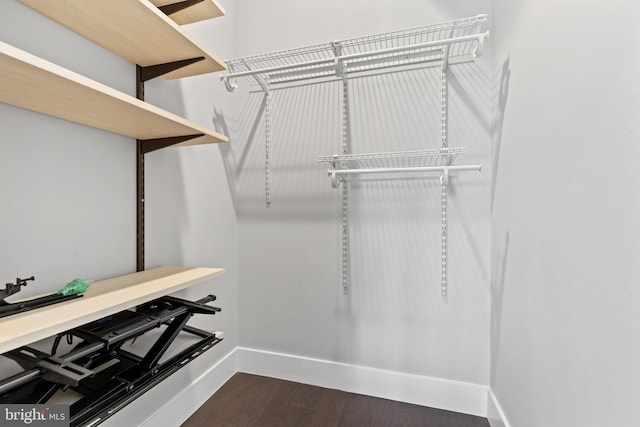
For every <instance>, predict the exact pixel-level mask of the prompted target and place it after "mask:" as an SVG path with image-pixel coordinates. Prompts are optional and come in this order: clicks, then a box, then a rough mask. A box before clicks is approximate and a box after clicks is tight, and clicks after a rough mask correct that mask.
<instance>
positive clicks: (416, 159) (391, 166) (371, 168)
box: [318, 147, 482, 188]
mask: <svg viewBox="0 0 640 427" xmlns="http://www.w3.org/2000/svg"><path fill="white" fill-rule="evenodd" d="M464 153H465V149H464V147H459V148H442V149H435V150H415V151H391V152H384V153H366V154H342V155H340V154H334V155H331V156H320V157H318V161H319V162H324V163H329V164H331V167H332V168H333V169H330V170H329V176H330V177H331V178H332V185H333V187H334V188H337V187H338V185H339V184H340V182H341V180H342V177H343V176H344V175H352V174H362V173H394V172H395V173H399V172H448V171H450V170H453V171H457V170H478V171H479V170H481V168H482V165H479V164H478V165H460V166H456V165H453V162H454V161H455V159H456V157H458V154H464Z"/></svg>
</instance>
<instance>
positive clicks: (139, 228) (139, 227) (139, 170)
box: [136, 65, 144, 271]
mask: <svg viewBox="0 0 640 427" xmlns="http://www.w3.org/2000/svg"><path fill="white" fill-rule="evenodd" d="M136 98H138V99H139V100H141V101H144V80H143V79H142V67H140V66H139V65H136ZM143 270H144V152H143V150H142V141H141V140H139V139H137V140H136V271H143Z"/></svg>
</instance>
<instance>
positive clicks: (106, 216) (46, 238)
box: [0, 0, 237, 425]
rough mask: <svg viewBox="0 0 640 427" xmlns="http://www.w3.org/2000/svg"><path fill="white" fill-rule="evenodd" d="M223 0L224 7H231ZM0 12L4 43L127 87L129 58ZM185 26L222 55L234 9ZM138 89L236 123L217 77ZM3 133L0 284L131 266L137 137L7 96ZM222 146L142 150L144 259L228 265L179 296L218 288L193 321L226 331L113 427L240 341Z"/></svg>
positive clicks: (43, 287)
mask: <svg viewBox="0 0 640 427" xmlns="http://www.w3.org/2000/svg"><path fill="white" fill-rule="evenodd" d="M229 3H230V4H228V5H227V4H225V5H224V6H225V7H226V9H227V11H228V12H229V15H230V16H233V15H234V13H233V3H232V2H229ZM0 9H1V12H2V13H0V40H2V41H4V42H7V43H9V44H12V45H14V46H16V47H18V48H21V49H23V50H26V51H28V52H30V53H33V54H36V55H39V56H41V57H43V58H45V59H48V60H50V61H52V62H54V63H56V64H58V65H61V66H63V67H66V68H69V69H71V70H73V71H76V72H79V73H81V74H83V75H86V76H88V77H90V78H93V79H95V80H97V81H99V82H102V83H105V84H108V85H110V86H112V87H115V88H116V89H119V90H121V91H124V92H126V93H129V94H132V95H133V94H135V90H134V89H135V67H134V65H132V64H129V63H127V62H125V61H123V60H122V59H120V58H118V57H116V56H114V55H112V54H111V53H109V52H107V51H105V50H103V49H102V48H100V47H99V46H97V45H94V44H93V43H91V42H89V41H87V40H85V39H84V38H82V37H79V36H77V35H75V34H74V33H72V32H70V31H68V30H66V29H65V28H63V27H61V26H59V25H58V24H56V23H54V22H52V21H50V20H48V19H46V18H44V17H42V16H41V15H39V14H37V13H35V12H33V11H31V10H30V9H28V8H26V7H24V6H23V5H22V4H20V3H18V2H17V1H14V0H11V1H3V2H2V6H1V7H0ZM186 31H187V32H189V33H191V34H192V35H193V37H194V38H196V39H197V40H199V41H200V42H201V43H202V44H203V45H204V46H206V47H207V48H209V49H210V50H211V51H213V52H216V54H218V55H219V56H220V57H229V56H231V55H232V50H233V46H234V45H233V39H234V38H233V36H232V31H233V18H229V17H223V18H217V19H215V20H212V21H208V22H203V23H198V24H192V25H189V26H188V27H186ZM146 96H147V101H148V102H150V103H153V104H156V105H159V106H161V107H163V108H165V109H167V110H169V111H173V112H175V113H178V114H181V115H183V116H185V117H187V118H189V119H191V120H193V121H195V122H198V123H201V124H202V125H204V126H207V127H210V128H213V129H216V130H218V131H221V132H223V133H227V131H228V129H227V128H226V126H228V122H229V121H231V126H232V125H233V123H232V121H233V119H232V118H228V117H226V116H225V114H227V115H228V114H231V111H232V108H231V106H232V104H233V100H232V97H231V96H230V95H229V94H227V93H226V91H225V90H224V88H223V87H222V85H221V84H220V83H219V80H218V76H217V75H211V76H199V77H191V78H188V79H183V80H180V81H164V80H162V79H158V80H153V81H151V82H149V83H147V85H146ZM0 138H1V142H0V145H1V147H2V149H1V152H2V155H0V170H2V172H3V176H2V179H1V180H0V197H1V199H2V204H3V206H4V209H3V213H2V215H1V216H0V218H1V221H0V239H1V240H2V245H1V247H0V280H3V281H4V282H2V283H5V282H9V281H13V280H14V278H15V277H16V276H20V277H24V276H27V275H32V274H33V275H35V276H36V278H37V281H36V283H35V284H29V286H28V287H27V288H26V289H25V292H24V295H25V296H28V295H33V294H37V293H43V292H46V291H53V290H55V289H58V288H59V287H61V286H62V285H64V284H65V283H67V282H68V281H69V280H71V279H73V278H75V277H87V278H90V279H95V280H99V279H103V278H108V277H113V276H117V275H121V274H127V273H131V272H134V271H135V261H136V256H135V223H136V221H135V219H136V216H135V141H133V140H131V139H130V138H126V137H122V136H118V135H114V134H110V133H107V132H102V131H99V130H96V129H92V128H88V127H85V126H81V125H76V124H73V123H70V122H66V121H63V120H58V119H55V118H51V117H48V116H44V115H40V114H36V113H32V112H29V111H26V110H22V109H18V108H14V107H11V106H8V105H5V104H0ZM225 150H227V151H228V148H224V147H219V146H207V147H203V146H200V147H182V148H169V149H165V150H161V151H158V152H154V153H151V154H149V155H147V161H146V181H147V193H146V205H147V215H146V218H147V226H146V238H147V245H146V256H147V260H146V261H147V262H146V265H147V268H152V267H155V266H158V265H194V266H211V267H224V268H225V269H226V272H225V275H224V276H222V277H220V278H217V279H215V280H214V281H211V282H208V283H206V284H202V285H199V286H196V287H194V288H191V289H189V290H187V291H183V292H182V293H181V294H180V296H183V297H187V298H193V299H197V298H201V297H203V296H205V295H207V294H210V293H211V294H215V295H217V296H218V300H217V301H216V303H215V305H217V306H220V307H222V308H223V311H222V312H221V313H219V314H217V315H216V316H215V317H204V316H196V317H194V319H193V320H192V321H191V324H193V325H195V326H198V327H201V328H204V329H209V330H222V331H224V332H225V340H224V341H223V342H222V343H221V344H220V345H218V346H216V347H215V348H214V349H212V350H210V351H209V352H207V353H205V354H204V355H203V356H201V357H200V358H198V359H197V360H196V361H194V362H193V363H192V364H190V365H188V366H187V367H185V368H183V369H182V370H180V371H179V372H178V373H177V374H175V375H173V376H172V377H171V378H169V379H168V380H166V381H164V382H163V383H162V384H160V385H158V386H157V387H156V388H154V389H153V390H152V391H150V392H149V393H147V394H145V395H144V396H143V397H142V398H140V399H139V400H137V401H136V402H134V403H133V404H131V405H129V406H128V407H127V408H125V409H124V410H123V411H121V412H120V413H118V414H117V415H116V416H115V417H114V418H113V419H112V420H111V421H110V422H109V423H108V424H109V425H137V424H139V423H142V422H143V421H144V420H145V419H146V418H147V417H148V416H150V415H151V414H152V413H153V412H154V411H155V410H157V409H159V408H160V407H161V406H162V405H163V404H165V403H166V402H167V401H169V400H170V399H171V398H173V397H174V396H175V395H176V390H183V389H185V388H186V387H187V386H189V385H190V384H192V383H193V381H194V380H195V379H197V378H199V377H200V376H201V375H202V373H203V372H206V371H207V369H210V368H211V367H212V366H213V365H214V363H215V362H216V361H217V360H219V359H220V358H221V357H222V356H224V355H225V354H227V353H228V352H229V351H231V350H232V349H233V348H235V347H236V345H237V319H236V313H237V312H236V309H235V306H236V291H235V289H236V281H237V237H236V229H237V226H236V211H235V207H234V201H233V197H232V192H231V190H230V185H229V180H228V178H227V174H226V168H225V164H224V153H225ZM3 369H5V370H6V371H7V372H8V370H10V369H11V367H5V368H3ZM2 372H5V371H4V370H0V376H4V375H3V374H2ZM186 393H187V394H189V393H190V391H189V390H187V392H186ZM182 397H183V401H184V402H187V405H186V406H184V404H183V405H181V406H180V407H178V408H175V410H174V411H172V412H173V414H172V416H175V415H176V413H183V415H184V416H188V415H189V413H190V412H191V411H192V410H194V409H195V408H197V407H198V405H199V404H200V403H201V402H202V401H203V400H204V399H206V397H207V395H204V394H201V393H200V394H198V395H189V396H182ZM187 406H188V407H187ZM176 419H180V416H178V417H176ZM166 422H167V424H166V425H173V424H172V422H173V421H172V420H166Z"/></svg>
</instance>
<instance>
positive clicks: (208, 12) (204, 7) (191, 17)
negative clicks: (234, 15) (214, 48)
mask: <svg viewBox="0 0 640 427" xmlns="http://www.w3.org/2000/svg"><path fill="white" fill-rule="evenodd" d="M149 1H150V2H151V3H153V5H154V6H157V7H160V6H167V5H170V4H174V3H180V1H182V0H149ZM219 16H224V9H223V8H222V6H221V5H220V4H219V3H218V2H217V1H216V0H204V1H201V2H200V3H197V4H195V5H193V6H191V7H189V8H187V9H184V10H181V11H180V12H176V13H174V14H171V15H169V18H170V19H171V20H173V21H174V22H175V23H176V24H178V25H185V24H192V23H194V22H199V21H204V20H206V19H212V18H217V17H219Z"/></svg>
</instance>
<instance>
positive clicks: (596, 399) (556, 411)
mask: <svg viewBox="0 0 640 427" xmlns="http://www.w3.org/2000/svg"><path fill="white" fill-rule="evenodd" d="M638 16H640V6H639V5H638V3H637V2H635V1H623V0H617V1H613V2H607V3H606V4H605V3H602V2H576V1H560V2H558V1H535V2H533V1H523V0H518V1H513V0H495V1H494V2H493V23H494V32H493V36H492V40H493V43H494V58H495V70H494V73H495V74H494V75H495V79H494V82H495V85H496V87H501V97H500V99H499V100H498V102H497V104H498V112H497V117H496V126H495V129H496V133H495V135H494V143H495V147H494V148H495V158H496V159H497V162H496V163H497V164H498V165H499V166H498V168H497V175H496V178H497V181H496V187H495V194H494V206H493V215H492V222H493V250H492V253H493V259H492V265H493V267H492V269H493V272H494V273H493V278H494V280H493V292H492V322H491V330H492V337H491V347H492V363H491V365H492V372H491V388H492V390H493V392H494V394H495V395H496V397H497V400H498V401H499V403H500V406H501V407H502V410H503V411H504V413H505V415H506V418H507V419H508V421H509V422H510V424H511V426H518V427H567V426H580V427H590V426H594V427H595V426H603V425H609V426H621V427H623V426H624V427H630V426H636V425H638V422H639V421H638V420H639V418H638V414H637V410H636V406H637V402H638V401H639V400H640V388H638V384H639V383H640V368H639V367H638V360H640V341H638V339H637V336H638V325H640V311H639V310H638V307H639V306H640V301H639V295H638V291H637V279H638V259H639V256H640V243H639V242H640V231H639V230H640V228H639V227H638V223H637V221H638V218H640V199H639V198H638V196H637V195H638V190H637V189H638V182H639V180H640V172H639V171H638V168H637V167H636V166H635V164H634V162H635V160H636V159H637V158H638V155H639V154H640V145H638V139H639V137H640V128H639V127H638V122H639V119H640V86H639V85H638V82H637V76H638V75H639V74H640V57H639V56H638V55H637V46H636V41H637V40H638V38H639V37H640V29H639V28H638V26H637V22H636V21H637V17H638ZM494 425H499V424H498V423H494Z"/></svg>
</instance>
